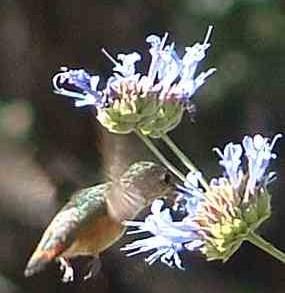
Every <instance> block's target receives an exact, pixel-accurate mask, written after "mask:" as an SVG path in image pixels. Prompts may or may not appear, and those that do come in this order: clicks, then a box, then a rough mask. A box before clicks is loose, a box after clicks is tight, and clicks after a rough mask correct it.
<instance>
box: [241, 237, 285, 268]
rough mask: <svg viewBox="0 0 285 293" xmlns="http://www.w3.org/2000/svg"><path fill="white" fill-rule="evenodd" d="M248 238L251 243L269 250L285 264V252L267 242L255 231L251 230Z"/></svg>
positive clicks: (266, 250)
mask: <svg viewBox="0 0 285 293" xmlns="http://www.w3.org/2000/svg"><path fill="white" fill-rule="evenodd" d="M246 239H247V241H249V242H250V243H252V244H254V245H255V246H257V247H258V248H260V249H261V250H263V251H265V252H267V253H268V254H270V255H271V256H273V257H275V258H276V259H278V260H279V261H281V262H282V263H284V264H285V253H284V252H282V251H280V250H279V249H277V248H275V247H274V246H273V245H272V244H271V243H270V242H267V241H266V240H264V239H263V238H262V237H260V236H259V235H257V234H255V233H254V232H250V233H249V234H248V236H247V238H246Z"/></svg>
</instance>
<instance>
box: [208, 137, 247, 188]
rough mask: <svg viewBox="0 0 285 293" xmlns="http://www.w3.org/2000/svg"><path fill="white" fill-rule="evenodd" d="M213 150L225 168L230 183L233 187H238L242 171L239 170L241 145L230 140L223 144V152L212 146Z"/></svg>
mask: <svg viewBox="0 0 285 293" xmlns="http://www.w3.org/2000/svg"><path fill="white" fill-rule="evenodd" d="M213 150H214V151H215V152H216V153H217V154H218V155H219V157H220V158H221V160H220V161H219V164H220V165H221V166H222V167H224V168H225V172H226V175H227V176H228V178H229V180H230V182H231V184H232V185H233V187H234V188H235V189H236V188H238V187H239V185H240V183H241V180H242V176H243V172H242V170H241V156H242V147H241V145H240V144H233V143H232V142H230V143H228V144H227V145H226V146H225V148H224V151H223V152H221V150H220V149H219V148H214V149H213Z"/></svg>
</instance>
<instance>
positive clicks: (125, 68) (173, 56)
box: [53, 26, 216, 107]
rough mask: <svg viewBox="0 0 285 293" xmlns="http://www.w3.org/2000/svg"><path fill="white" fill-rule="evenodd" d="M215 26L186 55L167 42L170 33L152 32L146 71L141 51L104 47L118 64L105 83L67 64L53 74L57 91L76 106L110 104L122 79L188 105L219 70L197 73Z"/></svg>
mask: <svg viewBox="0 0 285 293" xmlns="http://www.w3.org/2000/svg"><path fill="white" fill-rule="evenodd" d="M212 29H213V27H212V26H210V27H209V29H208V32H207V35H206V37H205V40H204V42H203V43H202V44H200V43H196V44H194V45H193V46H191V47H186V48H185V54H184V56H182V58H180V57H179V56H178V54H177V52H176V50H175V44H174V43H171V44H166V41H167V37H168V34H167V33H166V34H165V35H164V37H163V38H160V37H159V36H156V35H150V36H148V37H147V38H146V42H147V43H149V44H150V49H149V53H150V55H151V63H150V66H149V69H148V72H147V74H146V75H145V74H143V73H140V72H137V70H136V63H137V62H138V61H141V60H142V57H141V55H140V54H139V53H138V52H132V53H130V54H122V53H120V54H118V55H117V59H116V58H114V57H112V56H111V54H109V53H108V52H107V51H106V50H105V49H102V52H103V53H104V54H105V55H106V57H107V58H108V59H109V60H110V61H111V62H112V63H113V64H114V67H113V74H112V76H111V77H109V78H108V80H107V82H106V86H105V87H104V86H102V88H101V89H98V88H97V86H98V83H99V76H98V75H94V76H93V75H90V74H89V73H87V72H86V71H85V70H84V69H70V70H69V69H67V68H66V67H64V68H62V72H59V73H57V74H56V75H55V76H54V78H53V86H54V89H55V93H57V94H61V95H65V96H69V97H71V98H73V99H74V100H75V106H76V107H81V106H85V105H93V106H95V107H108V106H110V105H112V103H113V101H114V98H115V97H117V96H118V93H119V92H120V84H121V82H126V83H128V82H134V83H135V84H136V85H137V88H141V89H142V90H143V93H142V96H147V94H148V93H149V92H150V93H151V96H157V97H159V98H160V99H164V98H165V97H166V96H172V97H173V98H175V99H177V100H179V101H181V102H182V103H185V105H186V106H187V105H188V104H189V101H190V98H191V97H192V96H193V94H194V93H195V92H196V90H197V89H198V88H199V87H200V86H202V85H203V84H204V83H205V81H206V79H207V78H208V77H209V76H210V75H212V74H213V73H214V72H215V71H216V69H215V68H210V69H209V70H207V71H206V72H202V73H200V74H199V75H198V76H195V73H196V70H197V67H198V64H199V62H201V61H202V60H203V59H204V58H205V57H206V51H207V49H208V48H209V47H210V43H209V39H210V35H211V32H212ZM112 95H113V96H112Z"/></svg>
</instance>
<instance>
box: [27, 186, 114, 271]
mask: <svg viewBox="0 0 285 293" xmlns="http://www.w3.org/2000/svg"><path fill="white" fill-rule="evenodd" d="M111 185H112V183H105V184H100V185H96V186H93V187H90V188H86V189H83V190H80V191H78V192H77V193H75V194H74V195H73V196H72V197H71V199H70V200H69V202H68V203H67V204H66V205H65V206H64V207H63V208H62V209H61V210H60V211H59V212H58V213H57V214H56V216H55V217H54V219H53V220H52V221H51V223H50V224H49V226H48V228H47V229H46V231H45V232H44V234H43V236H42V239H41V241H40V242H39V244H38V246H37V248H36V250H35V252H34V253H33V255H32V257H31V259H30V260H29V262H28V265H27V267H26V270H25V275H26V276H30V275H33V274H34V273H36V272H38V271H40V270H42V269H43V268H44V266H45V265H46V264H47V263H49V262H50V261H51V260H53V259H55V258H56V257H57V256H59V255H60V254H62V253H63V252H64V251H65V250H66V249H67V248H68V247H69V246H70V245H71V244H72V243H73V241H74V239H75V237H76V232H77V231H78V230H79V229H80V228H81V227H82V226H83V225H84V224H85V223H88V221H89V219H90V217H91V216H92V219H93V220H94V217H96V216H98V217H99V216H101V215H102V214H104V213H106V201H105V194H106V192H108V190H110V188H111Z"/></svg>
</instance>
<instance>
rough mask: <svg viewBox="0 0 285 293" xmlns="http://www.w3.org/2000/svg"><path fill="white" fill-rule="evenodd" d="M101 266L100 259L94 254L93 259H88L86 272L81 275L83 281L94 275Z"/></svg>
mask: <svg viewBox="0 0 285 293" xmlns="http://www.w3.org/2000/svg"><path fill="white" fill-rule="evenodd" d="M101 267H102V264H101V261H100V259H99V257H98V256H95V257H94V259H93V260H91V261H90V263H89V265H88V268H89V271H88V273H87V274H86V275H85V276H84V277H83V279H84V281H86V280H88V279H90V278H92V277H96V276H97V275H98V273H99V271H100V269H101Z"/></svg>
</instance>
